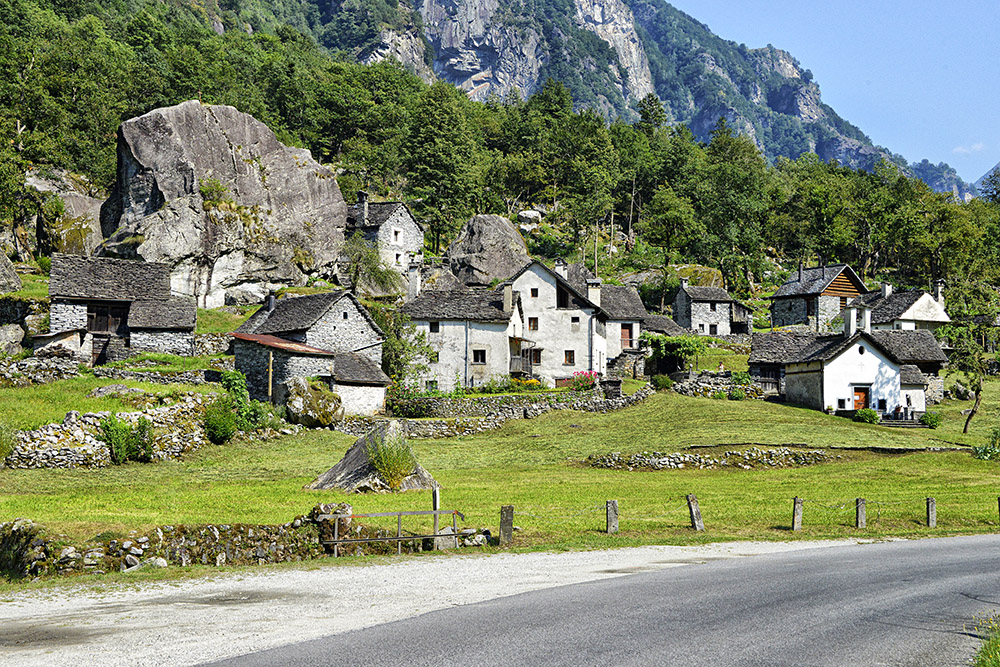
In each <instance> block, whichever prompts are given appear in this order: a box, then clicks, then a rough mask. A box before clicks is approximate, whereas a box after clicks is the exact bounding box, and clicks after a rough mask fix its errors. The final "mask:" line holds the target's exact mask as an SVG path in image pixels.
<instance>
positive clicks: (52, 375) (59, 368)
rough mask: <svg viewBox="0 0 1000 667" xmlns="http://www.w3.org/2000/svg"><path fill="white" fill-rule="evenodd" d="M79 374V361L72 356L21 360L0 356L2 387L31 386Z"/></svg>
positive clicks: (0, 383)
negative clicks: (67, 357)
mask: <svg viewBox="0 0 1000 667" xmlns="http://www.w3.org/2000/svg"><path fill="white" fill-rule="evenodd" d="M79 374H80V366H79V363H78V362H77V360H76V359H72V358H71V359H66V358H62V357H51V358H43V357H28V358H27V359H22V360H20V361H12V360H11V359H10V357H4V358H0V387H30V386H31V385H33V384H46V383H48V382H55V381H56V380H64V379H66V378H69V377H75V376H77V375H79Z"/></svg>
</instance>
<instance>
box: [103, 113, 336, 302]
mask: <svg viewBox="0 0 1000 667" xmlns="http://www.w3.org/2000/svg"><path fill="white" fill-rule="evenodd" d="M346 217H347V207H346V205H345V204H344V199H343V197H342V196H341V194H340V188H339V187H338V186H337V181H336V178H335V176H334V173H333V172H332V171H331V170H329V169H327V168H326V167H323V166H321V165H320V164H319V163H318V162H316V161H315V160H313V159H312V156H311V155H310V153H309V151H307V150H304V149H300V148H292V147H289V146H285V145H284V144H282V143H281V142H279V141H278V140H277V138H276V137H275V136H274V133H273V132H272V131H271V130H270V129H268V127H267V126H266V125H264V124H263V123H261V122H260V121H258V120H256V119H255V118H253V117H252V116H250V115H248V114H244V113H241V112H240V111H238V110H237V109H235V108H234V107H230V106H215V105H203V104H201V103H199V102H197V101H188V102H184V103H182V104H178V105H177V106H173V107H167V108H163V109H155V110H153V111H151V112H149V113H147V114H146V115H144V116H140V117H138V118H133V119H132V120H129V121H126V122H125V123H123V124H122V126H121V128H120V129H119V131H118V179H117V182H116V185H115V189H114V191H113V192H112V193H111V197H110V198H109V199H108V200H107V201H106V202H105V203H104V206H103V207H102V208H101V227H102V230H103V233H104V236H105V238H106V241H105V242H104V243H103V244H102V245H101V247H100V248H99V249H98V254H102V255H105V256H112V257H125V258H142V259H145V260H146V261H149V262H166V263H169V264H170V265H171V266H172V267H173V269H172V271H171V288H172V289H173V290H174V292H175V293H178V294H186V295H191V296H195V297H197V299H198V304H199V305H200V306H202V307H209V308H211V307H217V306H221V305H224V304H225V303H226V302H227V300H228V301H232V302H235V301H236V300H237V295H238V297H239V298H240V299H243V300H247V299H258V298H262V297H263V296H264V294H266V291H267V290H268V289H270V288H273V287H278V286H282V285H302V284H305V281H306V278H307V276H308V275H320V276H325V275H330V274H332V273H333V271H334V265H335V262H336V259H337V256H338V254H339V252H340V248H341V246H342V245H343V241H344V225H345V223H346Z"/></svg>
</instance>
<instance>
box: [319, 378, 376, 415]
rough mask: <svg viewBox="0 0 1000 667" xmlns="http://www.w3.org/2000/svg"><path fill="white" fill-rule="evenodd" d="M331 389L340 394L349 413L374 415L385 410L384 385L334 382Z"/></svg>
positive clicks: (342, 403)
mask: <svg viewBox="0 0 1000 667" xmlns="http://www.w3.org/2000/svg"><path fill="white" fill-rule="evenodd" d="M330 389H331V390H332V391H333V393H335V394H337V395H338V396H340V403H341V405H342V406H343V408H344V412H345V413H347V414H351V415H374V414H377V413H380V412H383V411H384V410H385V387H384V386H381V385H371V384H337V383H336V382H334V383H333V386H332V387H331V388H330Z"/></svg>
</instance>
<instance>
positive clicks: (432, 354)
mask: <svg viewBox="0 0 1000 667" xmlns="http://www.w3.org/2000/svg"><path fill="white" fill-rule="evenodd" d="M427 358H428V359H429V360H430V362H431V363H432V364H436V363H437V362H438V361H439V360H440V359H441V355H440V353H439V352H438V351H437V350H431V352H430V353H429V354H428V355H427Z"/></svg>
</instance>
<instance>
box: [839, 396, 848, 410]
mask: <svg viewBox="0 0 1000 667" xmlns="http://www.w3.org/2000/svg"><path fill="white" fill-rule="evenodd" d="M837 409H838V410H846V409H847V399H846V398H838V399H837Z"/></svg>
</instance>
